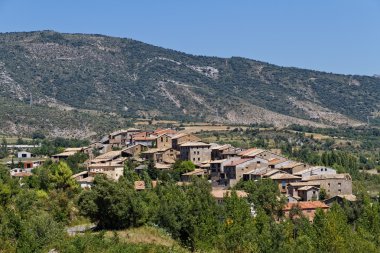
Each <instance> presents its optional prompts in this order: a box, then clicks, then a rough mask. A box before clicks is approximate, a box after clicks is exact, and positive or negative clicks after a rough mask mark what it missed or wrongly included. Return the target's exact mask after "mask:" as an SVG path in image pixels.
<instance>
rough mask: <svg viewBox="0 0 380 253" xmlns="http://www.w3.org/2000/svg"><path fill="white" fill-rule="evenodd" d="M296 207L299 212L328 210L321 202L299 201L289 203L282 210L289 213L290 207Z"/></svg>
mask: <svg viewBox="0 0 380 253" xmlns="http://www.w3.org/2000/svg"><path fill="white" fill-rule="evenodd" d="M295 206H298V207H299V208H300V209H301V210H307V209H317V208H322V209H328V208H329V206H328V205H326V204H325V203H323V202H321V201H300V202H290V203H287V204H286V205H285V207H284V208H283V210H284V211H290V210H291V209H292V207H295Z"/></svg>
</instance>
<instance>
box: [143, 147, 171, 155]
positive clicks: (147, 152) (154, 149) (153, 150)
mask: <svg viewBox="0 0 380 253" xmlns="http://www.w3.org/2000/svg"><path fill="white" fill-rule="evenodd" d="M168 149H170V148H151V149H148V150H146V151H144V152H141V153H142V154H154V153H157V152H164V151H166V150H168Z"/></svg>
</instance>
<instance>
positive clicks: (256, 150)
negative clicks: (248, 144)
mask: <svg viewBox="0 0 380 253" xmlns="http://www.w3.org/2000/svg"><path fill="white" fill-rule="evenodd" d="M264 151H265V150H264V149H260V148H250V149H247V150H244V151H242V152H240V153H239V154H238V155H240V156H250V157H252V156H257V155H259V154H261V153H263V152H264Z"/></svg>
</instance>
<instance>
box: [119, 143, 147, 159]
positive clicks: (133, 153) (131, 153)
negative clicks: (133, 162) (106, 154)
mask: <svg viewBox="0 0 380 253" xmlns="http://www.w3.org/2000/svg"><path fill="white" fill-rule="evenodd" d="M147 149H148V147H146V146H144V145H142V144H136V145H131V146H128V147H126V148H124V149H122V150H121V155H122V157H134V158H138V157H139V156H140V154H141V153H142V152H144V151H146V150H147Z"/></svg>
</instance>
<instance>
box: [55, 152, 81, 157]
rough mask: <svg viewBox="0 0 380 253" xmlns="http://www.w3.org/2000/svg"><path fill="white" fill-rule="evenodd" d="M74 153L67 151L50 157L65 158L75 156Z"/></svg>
mask: <svg viewBox="0 0 380 253" xmlns="http://www.w3.org/2000/svg"><path fill="white" fill-rule="evenodd" d="M76 153H77V152H76V151H68V152H62V153H59V154H55V155H52V157H66V156H72V155H75V154H76Z"/></svg>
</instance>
